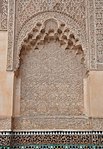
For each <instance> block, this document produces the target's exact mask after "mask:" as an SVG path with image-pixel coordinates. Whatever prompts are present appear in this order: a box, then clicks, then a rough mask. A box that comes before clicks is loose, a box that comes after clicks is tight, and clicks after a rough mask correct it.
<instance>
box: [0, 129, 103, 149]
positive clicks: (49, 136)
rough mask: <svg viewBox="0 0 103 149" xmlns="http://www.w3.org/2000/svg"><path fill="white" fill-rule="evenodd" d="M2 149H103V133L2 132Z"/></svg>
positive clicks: (0, 143) (0, 147)
mask: <svg viewBox="0 0 103 149" xmlns="http://www.w3.org/2000/svg"><path fill="white" fill-rule="evenodd" d="M0 149H103V132H102V131H100V132H95V131H35V132H34V131H27V132H26V131H25V132H24V131H22V132H21V131H20V132H19V131H18V132H0Z"/></svg>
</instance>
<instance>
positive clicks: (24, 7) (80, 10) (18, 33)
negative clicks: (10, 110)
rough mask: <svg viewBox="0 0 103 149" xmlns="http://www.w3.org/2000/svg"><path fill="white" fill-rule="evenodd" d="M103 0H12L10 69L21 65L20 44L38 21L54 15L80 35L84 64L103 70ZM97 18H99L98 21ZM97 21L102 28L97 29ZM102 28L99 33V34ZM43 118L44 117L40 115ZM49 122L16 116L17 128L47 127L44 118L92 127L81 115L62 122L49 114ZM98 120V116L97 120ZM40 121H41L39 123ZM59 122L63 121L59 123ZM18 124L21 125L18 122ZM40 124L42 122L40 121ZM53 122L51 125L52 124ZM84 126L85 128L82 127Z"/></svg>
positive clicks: (10, 7) (9, 47) (51, 122)
mask: <svg viewBox="0 0 103 149" xmlns="http://www.w3.org/2000/svg"><path fill="white" fill-rule="evenodd" d="M101 6H102V2H101V1H98V0H97V1H96V0H88V1H87V0H80V1H77V0H70V1H69V0H67V1H66V0H61V1H58V0H57V1H46V0H45V1H36V0H26V1H23V0H22V1H20V0H18V1H12V0H9V28H8V32H9V40H8V41H9V42H8V59H7V70H8V71H10V70H14V71H16V70H17V69H18V67H19V59H20V57H19V54H20V50H21V44H22V42H23V40H24V38H25V37H27V34H28V33H29V32H30V31H31V29H33V28H34V26H35V25H36V23H37V22H41V23H43V22H45V20H46V19H47V18H48V19H49V18H50V19H51V18H55V19H56V20H58V21H61V20H62V22H63V23H64V22H65V24H66V25H67V26H68V27H69V29H70V30H71V31H72V32H73V33H74V35H75V36H76V37H77V38H79V39H80V42H81V45H82V47H83V50H84V55H85V65H86V67H87V69H89V70H102V57H103V55H102V45H101V44H102V42H100V40H99V38H101V39H102V19H101V23H100V25H99V22H100V18H102V15H101V12H102V7H101ZM95 22H97V23H96V24H95ZM98 25H99V27H100V29H99V30H98ZM98 32H99V36H98ZM41 119H42V118H41ZM48 119H49V121H48V123H47V122H46V121H45V120H44V119H42V120H41V121H40V119H38V118H37V119H36V123H35V124H34V123H33V122H34V121H35V118H34V120H33V119H32V117H30V119H29V120H28V117H25V118H23V117H22V118H21V119H20V118H17V119H14V121H15V123H14V125H15V126H14V128H18V129H19V128H21V129H24V128H25V129H27V128H29V125H31V127H30V129H31V128H37V126H38V128H44V126H43V125H42V121H44V123H45V125H47V128H53V126H54V124H55V128H65V129H66V128H68V127H69V126H70V127H69V128H72V127H73V128H74V129H75V128H76V129H79V128H80V126H81V124H82V123H83V124H84V126H83V129H84V128H85V129H86V128H87V129H90V128H91V123H93V122H95V121H93V120H92V121H91V119H88V118H87V119H85V118H84V117H80V118H75V119H73V118H72V117H71V118H67V119H65V121H66V122H67V124H65V123H63V121H62V120H60V119H59V118H57V119H58V120H57V122H56V121H55V118H54V119H52V121H51V119H50V118H48ZM98 121H99V120H98ZM39 123H40V124H39ZM59 123H60V124H61V125H60V126H59ZM18 124H19V126H18ZM38 124H39V125H38ZM49 124H51V126H50V125H49ZM81 129H82V128H81Z"/></svg>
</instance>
